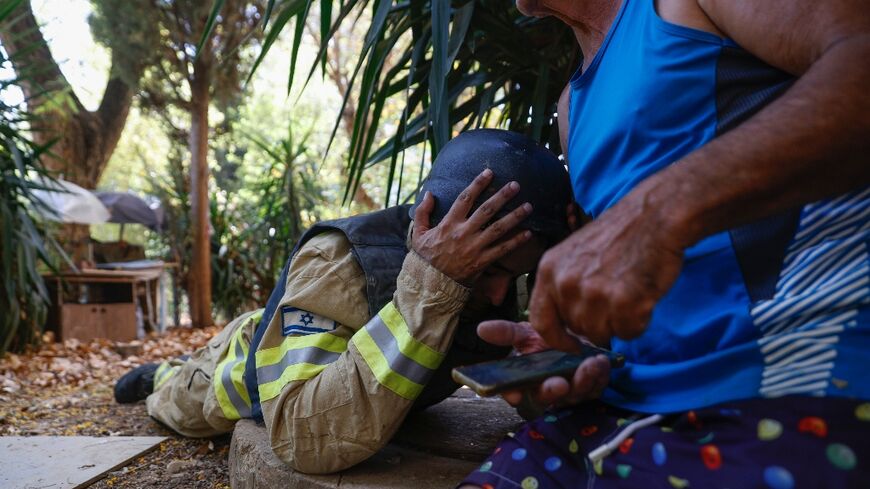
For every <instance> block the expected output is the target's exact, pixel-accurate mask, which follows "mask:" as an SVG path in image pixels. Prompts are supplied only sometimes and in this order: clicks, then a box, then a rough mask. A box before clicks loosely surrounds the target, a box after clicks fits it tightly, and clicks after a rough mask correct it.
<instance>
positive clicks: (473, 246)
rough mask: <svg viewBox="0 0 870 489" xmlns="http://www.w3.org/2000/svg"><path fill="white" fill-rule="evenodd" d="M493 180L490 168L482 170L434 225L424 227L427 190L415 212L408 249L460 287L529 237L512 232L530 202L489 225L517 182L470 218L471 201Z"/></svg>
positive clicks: (430, 203) (427, 210) (428, 207)
mask: <svg viewBox="0 0 870 489" xmlns="http://www.w3.org/2000/svg"><path fill="white" fill-rule="evenodd" d="M492 178H493V173H492V170H489V169H486V170H484V171H483V172H481V173H480V175H478V176H477V177H476V178H475V179H474V181H472V182H471V184H470V185H469V186H468V187H466V188H465V190H463V191H462V193H461V194H459V197H458V198H457V199H456V201H455V202H454V203H453V205H452V206H451V207H450V211H448V212H447V215H446V216H444V219H442V220H441V222H440V223H438V225H437V226H435V227H430V225H429V215H430V214H431V213H432V209H433V208H434V206H435V198H434V197H433V196H432V194H431V193H429V192H426V196H425V197H424V198H423V202H422V203H421V204H420V205H419V206H417V209H416V211H415V212H414V230H413V236H412V238H411V248H413V250H414V251H416V252H417V254H418V255H420V256H422V257H423V258H424V259H425V260H426V261H428V262H429V263H430V264H431V265H432V266H433V267H435V268H437V269H438V270H440V271H441V273H443V274H445V275H447V276H448V277H450V278H452V279H453V280H456V281H457V282H459V283H461V284H464V285H471V284H472V283H473V282H474V279H475V278H477V277H478V276H479V275H480V273H481V272H482V271H483V270H484V269H485V268H486V267H488V266H489V265H491V264H492V263H493V262H495V261H497V260H499V259H500V258H502V257H503V256H505V255H506V254H508V253H509V252H511V251H512V250H514V249H516V248H517V247H519V246H520V245H522V244H523V243H525V242H526V241H528V240H529V239H530V238H531V237H532V232H531V231H528V230H525V231H521V232H517V233H512V232H511V231H513V230H514V228H515V227H516V225H517V224H519V223H520V222H522V220H523V219H525V218H526V217H528V216H529V215H530V214H531V213H532V205H531V204H529V203H524V204H523V205H521V206H519V207H517V208H516V209H514V210H513V211H512V212H511V213H509V214H507V215H506V216H504V217H502V218H501V219H498V220H497V221H494V222H492V223H490V219H492V216H493V215H495V214H496V212H498V210H499V209H501V208H502V206H504V205H505V203H506V202H508V201H509V200H510V199H512V198H513V197H514V196H515V195H516V194H517V192H518V191H519V189H520V186H519V184H518V183H517V182H510V183H508V184H507V185H505V186H504V187H502V188H501V189H500V190H499V191H498V192H496V193H495V194H494V195H493V196H492V197H490V198H489V199H487V201H486V202H484V203H483V204H482V205H481V206H480V207H478V208H477V209H476V210H475V211H474V212H472V213H471V215H470V216H469V212H470V211H471V209H472V207H473V206H474V201H475V199H477V197H478V196H479V195H480V194H481V193H482V192H483V191H484V190H486V188H487V187H488V186H489V184H490V182H492Z"/></svg>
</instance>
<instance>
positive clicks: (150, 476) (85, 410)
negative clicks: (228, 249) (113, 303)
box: [0, 327, 230, 489]
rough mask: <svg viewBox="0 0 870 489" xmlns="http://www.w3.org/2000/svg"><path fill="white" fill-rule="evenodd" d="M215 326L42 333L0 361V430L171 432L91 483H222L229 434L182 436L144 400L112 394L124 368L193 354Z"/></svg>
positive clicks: (158, 485)
mask: <svg viewBox="0 0 870 489" xmlns="http://www.w3.org/2000/svg"><path fill="white" fill-rule="evenodd" d="M219 331H220V328H218V327H211V328H204V329H192V328H170V329H169V330H167V331H166V332H165V333H163V334H154V333H152V334H150V335H149V336H148V337H146V338H144V339H143V340H137V341H133V342H128V343H120V342H113V341H109V340H93V341H89V342H82V341H78V340H67V341H64V342H62V343H59V342H54V341H53V335H52V333H46V334H45V335H43V344H42V346H40V347H38V348H35V349H32V350H31V351H28V352H26V353H23V354H7V355H6V357H4V358H2V359H0V436H36V435H59V436H74V435H82V436H169V437H170V439H169V440H167V441H165V442H163V443H161V444H160V446H159V448H158V449H157V450H153V451H151V452H149V453H146V454H144V455H142V456H140V457H137V458H135V459H134V460H133V461H131V462H130V463H129V464H128V465H127V466H125V467H122V468H120V469H118V470H116V471H114V472H110V473H109V474H108V475H107V476H106V477H105V478H103V479H102V480H100V481H98V482H96V483H95V484H94V485H92V486H91V487H95V488H106V487H111V488H121V487H123V488H144V487H149V488H151V487H154V488H170V487H185V488H187V487H190V488H210V489H213V488H228V487H229V468H228V465H227V453H228V452H229V441H230V437H229V436H228V435H227V436H222V437H217V438H213V439H206V440H202V439H189V438H184V437H181V436H179V435H176V434H175V433H173V432H172V431H170V430H169V429H167V428H166V427H164V426H162V425H161V424H159V423H158V422H156V421H155V420H153V419H151V418H150V417H148V414H147V413H146V411H145V403H144V401H142V402H138V403H135V404H117V403H116V402H115V401H114V397H113V388H114V385H115V381H116V380H117V379H118V378H120V377H121V376H122V375H123V374H124V373H126V372H127V371H129V370H131V369H132V368H134V367H137V366H139V365H142V364H144V363H148V362H160V361H163V360H166V359H171V358H175V357H177V356H180V355H183V354H189V353H192V352H193V351H194V350H196V349H197V348H200V347H202V346H204V345H205V344H206V343H207V342H208V341H209V339H211V338H212V337H213V336H214V335H215V334H217V333H218V332H219ZM173 462H179V463H173ZM170 466H171V470H170Z"/></svg>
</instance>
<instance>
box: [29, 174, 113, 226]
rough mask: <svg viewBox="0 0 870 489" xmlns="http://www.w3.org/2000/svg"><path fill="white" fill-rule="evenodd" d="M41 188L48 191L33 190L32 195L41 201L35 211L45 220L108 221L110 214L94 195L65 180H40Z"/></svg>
mask: <svg viewBox="0 0 870 489" xmlns="http://www.w3.org/2000/svg"><path fill="white" fill-rule="evenodd" d="M40 183H41V184H42V186H43V187H46V188H48V189H50V190H33V191H32V193H33V195H34V196H35V197H36V198H37V199H39V200H40V201H42V204H43V205H37V206H36V207H37V210H38V211H39V213H40V214H42V215H43V216H44V217H45V218H46V219H51V220H53V221H60V222H74V223H78V224H99V223H101V222H106V221H108V220H109V217H110V215H111V214H110V213H109V210H108V209H106V206H105V205H103V203H102V202H100V199H98V198H97V196H96V195H94V194H92V193H91V192H90V191H89V190H86V189H83V188H82V187H79V186H78V185H76V184H74V183H70V182H67V181H66V180H54V181H49V180H42V181H41V182H40Z"/></svg>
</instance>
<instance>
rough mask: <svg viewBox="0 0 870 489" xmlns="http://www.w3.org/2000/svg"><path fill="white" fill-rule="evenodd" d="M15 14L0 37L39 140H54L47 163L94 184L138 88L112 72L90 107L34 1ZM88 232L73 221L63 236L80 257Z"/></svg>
mask: <svg viewBox="0 0 870 489" xmlns="http://www.w3.org/2000/svg"><path fill="white" fill-rule="evenodd" d="M11 19H12V20H10V21H8V22H6V23H4V24H3V25H2V26H0V42H2V43H3V48H4V49H6V52H7V53H8V54H9V58H10V59H11V61H12V64H13V66H14V68H15V71H16V73H17V75H18V78H19V80H20V81H19V82H18V85H19V86H20V87H21V90H22V92H24V96H25V97H26V100H27V104H28V105H29V109H30V111H31V112H33V113H36V114H38V116H39V118H38V119H37V120H36V121H35V122H34V124H33V140H34V142H36V143H37V144H48V143H50V142H53V144H52V146H51V148H50V154H48V155H46V156H44V157H43V159H42V163H43V165H45V167H46V168H47V169H49V170H52V171H54V172H56V174H57V176H58V177H60V178H63V179H64V180H67V181H70V182H72V183H75V184H77V185H80V186H82V187H84V188H87V189H93V188H95V187H96V186H97V182H98V181H99V179H100V175H102V173H103V170H105V168H106V165H107V164H108V162H109V158H110V157H111V156H112V152H113V151H114V150H115V147H116V146H117V145H118V140H119V139H120V138H121V133H122V132H123V130H124V124H125V122H126V120H127V115H128V114H129V112H130V106H131V104H132V100H133V88H132V87H130V86H129V85H127V84H126V83H125V82H124V81H122V80H121V79H120V78H119V77H114V78H110V79H109V81H108V83H107V84H106V90H105V92H104V93H103V99H102V102H101V103H100V107H99V108H98V109H97V110H96V111H95V112H91V111H89V110H87V109H85V107H84V106H83V105H82V103H81V101H79V99H78V97H76V94H75V93H74V92H73V90H72V87H71V86H70V84H69V82H68V81H67V79H66V77H64V75H63V73H62V72H61V71H60V68H59V67H58V65H57V63H55V61H54V58H53V57H52V55H51V51H50V50H49V49H48V44H47V43H46V42H45V38H44V37H43V36H42V32H41V31H40V30H39V25H38V24H37V23H36V18H35V17H34V16H33V10H32V8H31V6H30V2H24V3H23V4H22V5H21V7H19V8H18V9H16V10H15V13H14V14H13V15H12V17H11ZM114 63H115V60H114V59H113V64H114ZM87 238H88V228H87V226H82V225H75V224H69V225H65V226H64V227H63V230H62V232H61V233H60V236H59V241H60V242H61V244H63V245H64V248H65V249H66V250H67V251H68V252H69V253H70V254H71V255H72V258H73V259H74V261H76V262H78V261H80V260H81V259H82V258H84V256H83V253H84V250H85V249H86V246H85V245H86V241H87Z"/></svg>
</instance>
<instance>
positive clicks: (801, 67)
mask: <svg viewBox="0 0 870 489" xmlns="http://www.w3.org/2000/svg"><path fill="white" fill-rule="evenodd" d="M700 3H701V6H702V7H703V8H704V9H705V11H706V12H707V14H708V15H709V16H710V18H711V19H712V20H713V21H714V22H715V23H716V24H717V25H718V26H719V27H720V28H721V29H722V30H723V31H724V32H726V34H728V35H729V36H730V37H731V38H733V39H734V40H735V41H736V42H737V43H738V44H740V45H741V46H742V47H743V48H745V49H747V50H748V51H750V52H752V53H753V54H754V55H756V56H758V57H759V58H760V59H762V60H763V61H765V62H767V63H768V64H771V65H773V66H776V67H778V68H780V69H783V70H785V71H788V72H790V73H793V74H795V75H798V76H800V78H799V79H798V80H797V82H796V83H795V84H794V85H793V86H792V87H791V88H790V89H789V90H788V91H787V92H786V93H785V94H783V96H782V97H780V98H779V99H778V100H776V101H775V102H773V103H771V104H770V105H769V106H768V107H765V108H764V109H763V110H761V111H760V112H759V113H758V114H756V115H755V116H754V117H752V118H750V119H749V120H747V121H746V122H745V123H743V124H742V125H740V126H739V127H737V128H735V129H734V130H732V131H730V132H729V133H727V134H725V135H723V136H722V137H719V138H717V139H715V140H713V141H712V142H710V143H709V144H707V145H706V146H705V147H703V148H701V149H699V150H698V151H695V152H693V153H692V154H690V155H688V156H687V157H685V158H683V160H682V161H680V162H679V164H677V165H674V166H672V167H670V168H668V169H667V170H665V171H662V172H660V173H659V174H658V175H656V176H654V177H652V178H650V180H649V181H648V182H644V184H643V185H641V186H640V187H639V188H638V191H639V193H641V194H646V197H647V198H648V199H652V203H653V205H655V206H657V207H659V208H660V209H661V210H662V212H663V213H665V214H666V215H669V216H672V217H673V218H674V219H675V222H674V224H673V227H674V228H675V229H676V230H679V231H681V234H683V233H684V234H683V239H684V244H685V245H688V244H691V243H692V242H694V241H696V240H698V239H700V238H701V237H703V236H707V235H709V234H711V233H713V232H716V231H721V230H724V229H728V228H731V227H734V226H736V225H739V224H742V223H744V222H747V221H750V220H753V219H757V218H759V217H763V216H765V215H769V214H772V213H774V212H776V211H779V210H783V209H786V208H789V207H793V206H796V205H800V204H804V203H807V202H811V201H814V200H817V199H820V198H823V197H826V196H831V195H834V194H837V193H842V192H846V191H848V190H851V189H855V188H858V187H860V186H862V185H866V184H868V183H870V91H868V87H870V62H868V60H870V9H868V8H867V4H866V2H861V1H855V0H830V1H826V2H811V1H801V2H795V1H793V0H792V1H784V0H758V1H753V2H731V1H722V0H700Z"/></svg>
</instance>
